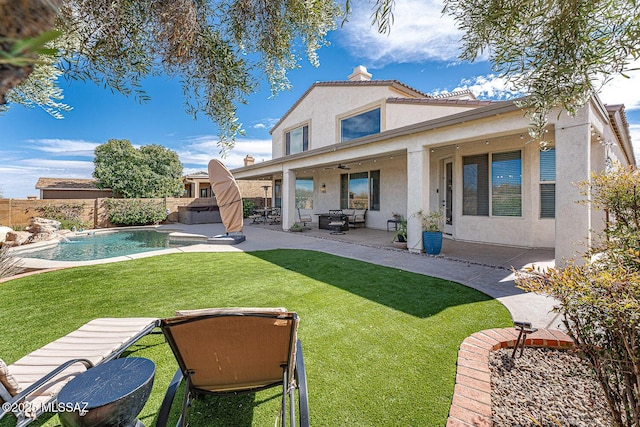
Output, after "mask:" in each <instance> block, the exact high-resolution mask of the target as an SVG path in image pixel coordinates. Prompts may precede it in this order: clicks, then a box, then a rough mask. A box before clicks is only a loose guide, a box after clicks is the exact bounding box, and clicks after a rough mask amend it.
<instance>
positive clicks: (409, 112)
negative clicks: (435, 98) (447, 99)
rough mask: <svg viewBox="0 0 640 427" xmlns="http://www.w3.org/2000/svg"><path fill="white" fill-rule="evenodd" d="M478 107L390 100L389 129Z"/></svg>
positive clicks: (388, 105)
mask: <svg viewBox="0 0 640 427" xmlns="http://www.w3.org/2000/svg"><path fill="white" fill-rule="evenodd" d="M474 108H477V106H473V107H469V106H463V105H455V104H452V105H433V104H403V103H399V104H398V103H393V102H389V103H388V104H387V108H386V111H387V121H386V124H387V129H395V128H399V127H402V126H407V125H411V124H414V123H419V122H424V121H427V120H432V119H437V118H439V117H445V116H448V115H451V114H456V113H460V112H463V111H468V110H471V109H474Z"/></svg>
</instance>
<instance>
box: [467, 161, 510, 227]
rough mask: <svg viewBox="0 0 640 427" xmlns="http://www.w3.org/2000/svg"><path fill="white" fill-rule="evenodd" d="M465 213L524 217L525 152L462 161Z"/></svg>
mask: <svg viewBox="0 0 640 427" xmlns="http://www.w3.org/2000/svg"><path fill="white" fill-rule="evenodd" d="M462 181H463V190H462V214H463V215H476V216H489V215H491V216H514V217H519V216H522V152H521V151H520V150H518V151H509V152H505V153H492V154H480V155H475V156H465V157H463V158H462Z"/></svg>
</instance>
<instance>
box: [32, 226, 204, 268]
mask: <svg viewBox="0 0 640 427" xmlns="http://www.w3.org/2000/svg"><path fill="white" fill-rule="evenodd" d="M197 243H198V242H188V241H187V242H184V241H180V242H171V241H170V240H169V234H168V233H160V232H157V231H154V230H131V231H117V232H113V233H98V234H88V235H83V236H76V237H73V238H69V239H68V241H64V240H63V241H61V242H60V243H59V244H58V245H56V246H53V247H50V248H46V249H40V250H37V251H33V252H27V253H24V255H23V256H24V257H25V258H38V259H47V260H52V261H91V260H95V259H102V258H111V257H117V256H125V255H132V254H137V253H141V252H149V251H157V250H160V249H166V248H176V247H180V246H188V245H194V244H197ZM200 243H201V242H200Z"/></svg>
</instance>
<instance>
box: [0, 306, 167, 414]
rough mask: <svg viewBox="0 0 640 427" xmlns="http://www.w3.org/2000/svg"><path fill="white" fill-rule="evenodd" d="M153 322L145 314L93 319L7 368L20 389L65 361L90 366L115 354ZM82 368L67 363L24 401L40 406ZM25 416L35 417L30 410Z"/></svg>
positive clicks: (83, 367)
mask: <svg viewBox="0 0 640 427" xmlns="http://www.w3.org/2000/svg"><path fill="white" fill-rule="evenodd" d="M157 321H158V319H155V318H146V317H136V318H100V319H94V320H91V321H90V322H88V323H86V324H84V325H83V326H81V327H80V328H79V329H76V330H75V331H73V332H71V333H69V334H68V335H65V336H63V337H62V338H59V339H57V340H55V341H53V342H51V343H49V344H47V345H45V346H44V347H41V348H39V349H38V350H35V351H33V352H32V353H29V354H27V355H26V356H24V357H22V358H21V359H19V360H17V361H16V362H15V363H13V364H11V365H10V366H9V368H10V369H11V373H12V375H13V377H14V379H15V381H16V382H17V383H18V385H19V386H20V387H21V388H22V389H23V390H24V389H26V388H28V387H29V386H30V385H32V384H34V383H36V382H37V381H38V380H40V379H41V378H42V377H44V376H45V375H47V374H48V373H49V372H51V371H53V370H54V369H56V368H57V367H58V366H60V365H62V364H63V363H65V362H67V361H69V360H74V359H87V360H89V361H90V362H91V363H92V364H93V365H97V364H99V363H102V362H103V361H105V360H108V359H110V358H113V357H117V355H119V354H120V353H121V352H122V351H124V349H125V348H126V347H128V346H129V345H131V344H132V342H133V341H135V340H136V339H139V338H140V334H141V332H142V331H144V330H146V329H148V328H150V327H153V326H154V325H156V323H157ZM147 333H148V332H147ZM85 370H86V367H85V365H84V364H82V363H81V362H78V363H75V364H73V365H71V366H69V367H68V368H67V369H66V370H64V371H63V372H61V373H60V374H58V375H57V376H55V377H54V378H53V379H51V380H50V381H48V382H47V383H46V384H44V385H43V386H42V387H40V388H38V389H37V390H35V391H34V392H33V393H31V394H29V396H27V397H26V398H25V402H27V404H28V405H30V407H32V408H36V409H37V408H41V407H42V405H44V404H45V403H46V402H48V401H49V400H51V399H52V398H54V397H55V396H56V395H57V394H58V392H59V391H60V390H61V389H62V387H63V386H64V385H65V384H66V383H67V382H69V381H70V380H71V379H73V378H74V377H75V376H77V375H78V374H80V373H82V372H84V371H85ZM26 415H27V416H35V414H33V413H27V414H26Z"/></svg>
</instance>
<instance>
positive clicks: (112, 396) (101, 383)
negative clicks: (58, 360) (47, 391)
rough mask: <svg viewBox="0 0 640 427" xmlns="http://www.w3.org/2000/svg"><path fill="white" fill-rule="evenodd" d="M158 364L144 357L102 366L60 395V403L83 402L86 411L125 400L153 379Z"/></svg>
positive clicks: (113, 361)
mask: <svg viewBox="0 0 640 427" xmlns="http://www.w3.org/2000/svg"><path fill="white" fill-rule="evenodd" d="M155 369H156V367H155V364H154V363H153V362H152V361H151V360H149V359H144V358H140V357H125V358H121V359H114V360H111V361H109V362H105V363H103V364H100V365H98V366H96V367H94V368H91V369H89V370H87V371H86V372H84V373H82V374H80V375H78V376H77V377H75V378H74V379H72V380H71V381H69V383H68V384H67V385H65V386H64V388H63V389H62V390H61V391H60V393H59V394H58V402H59V403H60V404H64V403H67V402H70V403H74V402H83V403H85V404H86V409H91V408H98V407H100V406H104V405H106V404H109V403H112V402H115V401H116V400H119V399H122V398H124V397H126V396H128V395H129V394H131V393H133V392H134V391H136V390H137V389H138V388H140V387H142V386H143V385H144V384H146V383H147V382H148V381H149V380H151V379H152V378H153V375H154V373H155Z"/></svg>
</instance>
